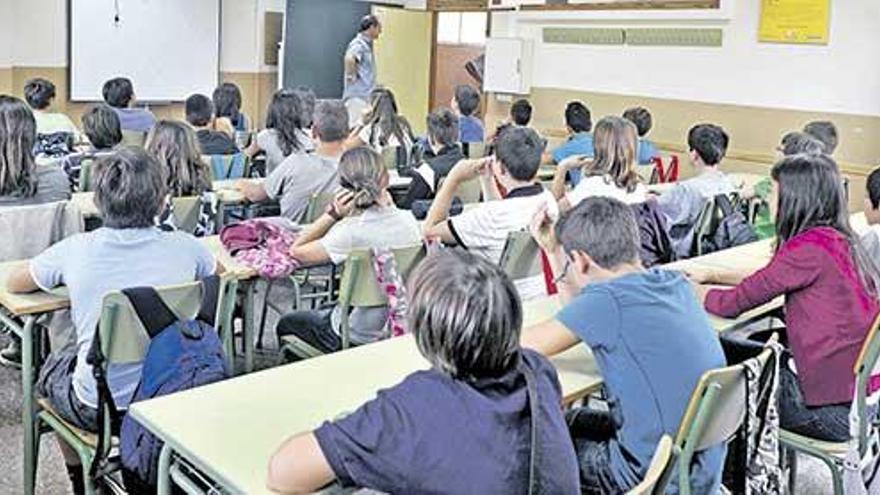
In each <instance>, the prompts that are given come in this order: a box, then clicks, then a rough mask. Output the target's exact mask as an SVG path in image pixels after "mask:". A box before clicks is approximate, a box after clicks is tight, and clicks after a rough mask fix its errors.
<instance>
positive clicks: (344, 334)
mask: <svg viewBox="0 0 880 495" xmlns="http://www.w3.org/2000/svg"><path fill="white" fill-rule="evenodd" d="M391 251H392V253H394V258H395V260H396V261H397V268H398V270H399V271H400V275H401V277H403V278H404V280H406V278H407V277H408V276H409V274H410V272H411V271H412V269H413V268H414V267H415V266H416V265H417V264H418V262H419V261H421V260H422V258H424V256H425V247H424V246H423V245H421V244H419V245H417V246H410V247H405V248H399V249H392V250H391ZM338 304H339V306H340V308H341V310H342V314H341V315H340V319H341V328H340V333H341V338H342V348H343V349H348V348H349V347H350V345H351V342H350V338H351V336H350V331H351V329H350V327H349V324H350V322H349V316H350V315H351V311H352V309H354V308H359V307H374V306H383V305H385V304H388V297H387V296H386V295H385V293H384V291H383V290H382V288H381V287H380V286H379V284H378V283H377V282H376V272H375V269H374V267H373V255H372V252H371V251H370V250H358V251H353V252H351V253H350V254H349V255H348V259H347V260H346V261H345V267H344V268H343V269H342V276H341V280H340V283H339V302H338ZM282 341H283V342H284V343H283V349H285V350H288V351H290V352H291V353H293V354H294V355H295V356H298V357H300V358H311V357H316V356H320V355H322V354H323V352H321V351H320V350H318V349H315V348H314V347H312V346H311V345H309V344H308V343H307V342H305V341H303V340H301V339H299V338H297V337H296V336H293V335H289V336H285V337H283V338H282Z"/></svg>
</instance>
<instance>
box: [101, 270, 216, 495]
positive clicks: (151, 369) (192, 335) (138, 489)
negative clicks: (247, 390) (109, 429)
mask: <svg viewBox="0 0 880 495" xmlns="http://www.w3.org/2000/svg"><path fill="white" fill-rule="evenodd" d="M202 285H203V291H202V303H201V309H200V310H199V314H198V316H197V317H196V319H194V320H180V319H179V318H178V317H177V316H176V315H175V314H174V313H173V312H172V311H171V310H170V309H169V308H168V306H166V305H165V303H164V302H163V301H162V298H161V297H160V296H159V293H158V292H156V290H155V289H153V288H151V287H141V288H134V289H125V290H123V291H122V293H123V294H124V295H125V296H126V297H127V298H128V300H129V301H130V302H131V305H132V307H133V308H134V310H135V312H136V313H137V315H138V318H139V319H140V320H141V322H142V323H143V325H144V328H145V329H146V331H147V333H148V335H149V336H150V345H149V348H148V349H147V354H146V356H145V357H144V362H143V371H142V374H141V381H140V383H139V384H138V388H137V390H136V391H135V394H134V397H133V398H132V401H131V402H132V404H134V403H136V402H139V401H143V400H147V399H152V398H156V397H161V396H163V395H167V394H171V393H174V392H180V391H182V390H188V389H192V388H195V387H199V386H202V385H207V384H210V383H214V382H217V381H220V380H224V379H226V378H228V377H229V376H230V370H229V368H228V366H227V364H226V359H225V357H224V352H223V345H222V344H221V342H220V338H219V337H218V335H217V331H216V330H215V329H214V318H215V315H216V312H217V299H218V297H219V290H220V279H219V277H217V276H212V277H208V278H206V279H204V280H203V281H202ZM95 347H96V348H98V349H100V344H98V345H97V346H95ZM93 349H94V348H93ZM96 368H97V367H96ZM101 381H103V383H101ZM101 381H99V383H98V387H99V390H101V393H103V394H104V396H105V397H107V400H108V401H109V403H110V410H111V411H113V412H114V416H115V415H116V414H115V411H116V409H115V405H114V404H113V399H112V396H111V395H110V394H109V388H107V389H105V388H104V387H106V386H107V382H106V380H101ZM162 446H163V442H162V441H160V440H159V439H158V438H156V437H155V436H153V434H152V433H150V432H149V431H148V430H147V429H146V428H144V427H143V426H141V425H140V424H139V423H138V422H137V421H135V420H134V419H133V418H131V417H130V416H128V415H126V416H124V417H123V418H122V423H121V427H120V433H119V455H120V460H121V462H122V468H123V478H124V480H125V484H126V487H127V488H128V490H129V491H130V492H131V493H155V487H156V480H157V474H158V473H157V470H158V460H159V453H160V452H161V450H162Z"/></svg>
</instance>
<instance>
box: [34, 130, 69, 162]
mask: <svg viewBox="0 0 880 495" xmlns="http://www.w3.org/2000/svg"><path fill="white" fill-rule="evenodd" d="M73 141H74V136H73V133H70V132H67V131H60V132H53V133H51V134H37V143H36V144H35V145H34V155H38V156H45V157H47V158H61V157H64V156H67V155H69V154H71V153H73Z"/></svg>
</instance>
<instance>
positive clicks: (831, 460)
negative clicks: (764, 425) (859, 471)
mask: <svg viewBox="0 0 880 495" xmlns="http://www.w3.org/2000/svg"><path fill="white" fill-rule="evenodd" d="M878 329H880V316H878V318H877V320H875V321H874V323H873V324H872V325H871V329H870V331H869V332H868V336H867V337H866V338H865V343H864V344H862V349H861V351H860V352H859V356H858V358H856V362H855V365H854V366H853V373H854V374H855V378H856V383H855V398H854V400H855V406H856V413H857V414H858V418H859V431H858V434H857V435H856V436H855V437H854V438H851V439H850V440H849V441H847V442H826V441H823V440H818V439H815V438H810V437H807V436H804V435H799V434H797V433H793V432H791V431H787V430H780V431H779V442H780V444H781V445H782V447H783V449H784V450H786V451H787V453H788V454H789V459H790V461H792V462H791V463H790V465H789V470H790V471H789V474H790V477H789V490H790V492H791V493H795V491H794V488H795V473H796V471H797V463H796V461H794V459H795V456H794V454H795V453H801V454H805V455H808V456H810V457H814V458H816V459H818V460H820V461H822V463H823V464H825V465H826V466H828V469H830V470H831V479H832V483H833V488H834V493H835V494H837V495H840V494H842V493H843V469H844V465H843V463H844V460H845V457H846V454H847V452H848V451H849V448H850V444H851V442H857V445H858V447H859V457H863V456H864V455H865V454H866V453H867V452H868V449H869V448H871V447H878V445H880V444H878V442H880V437H878V434H880V432H878V423H877V418H872V420H870V421H869V418H868V417H867V405H866V404H867V400H868V397H869V395H870V393H869V387H870V384H871V376H872V375H874V374H875V372H876V371H878V370H877V369H876V368H877V361H878V357H880V331H878Z"/></svg>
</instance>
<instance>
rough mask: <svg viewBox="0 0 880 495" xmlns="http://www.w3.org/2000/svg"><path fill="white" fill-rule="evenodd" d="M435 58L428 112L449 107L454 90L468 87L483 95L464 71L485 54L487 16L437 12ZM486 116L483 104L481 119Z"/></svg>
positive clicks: (486, 13)
mask: <svg viewBox="0 0 880 495" xmlns="http://www.w3.org/2000/svg"><path fill="white" fill-rule="evenodd" d="M435 15H436V20H435V22H434V25H435V26H436V29H435V30H434V56H433V57H432V58H433V64H432V71H431V104H430V107H431V110H432V111H433V110H436V109H437V108H439V107H448V106H450V104H451V102H452V97H453V94H454V93H455V87H456V86H458V85H460V84H469V85H471V86H473V87H475V88H477V89H478V90H480V91H482V84H480V83H479V82H478V81H476V80H475V79H474V78H473V77H472V76H471V75H470V74H469V73H468V71H467V70H466V69H465V66H466V64H467V63H468V62H470V61H472V60H475V59H476V58H478V57H480V56H481V55H484V54H485V53H486V38H487V37H488V34H489V13H488V12H485V11H483V12H438V13H436V14H435ZM484 112H485V102H484V104H483V105H481V107H480V115H481V116H482V115H483V113H484Z"/></svg>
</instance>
